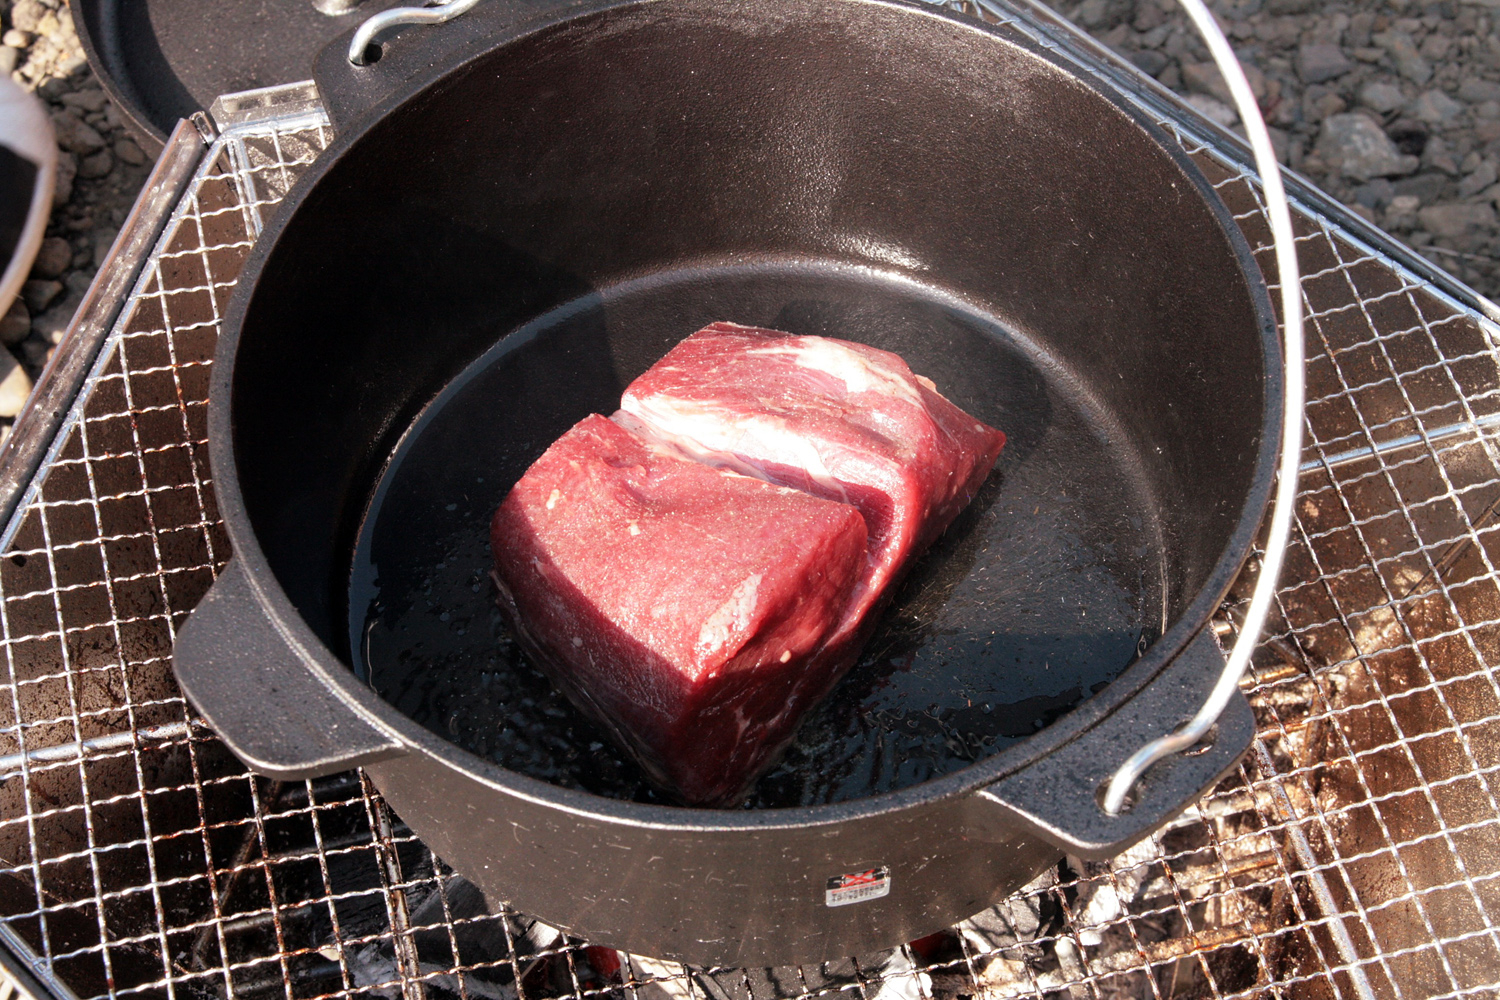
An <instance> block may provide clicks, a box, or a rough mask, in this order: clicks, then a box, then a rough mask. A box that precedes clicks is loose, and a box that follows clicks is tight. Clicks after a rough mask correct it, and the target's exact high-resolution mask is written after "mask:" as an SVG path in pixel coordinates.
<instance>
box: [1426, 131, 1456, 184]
mask: <svg viewBox="0 0 1500 1000" xmlns="http://www.w3.org/2000/svg"><path fill="white" fill-rule="evenodd" d="M1422 166H1424V167H1428V168H1431V169H1433V170H1441V171H1442V172H1443V173H1445V174H1447V175H1448V176H1450V177H1456V176H1458V160H1457V159H1455V158H1454V156H1453V151H1452V150H1451V149H1449V147H1448V144H1447V143H1446V142H1444V141H1443V138H1442V136H1437V135H1435V136H1433V137H1432V138H1430V139H1428V140H1427V146H1426V148H1424V149H1423V150H1422Z"/></svg>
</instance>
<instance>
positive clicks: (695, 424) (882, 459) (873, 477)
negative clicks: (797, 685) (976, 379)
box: [617, 323, 1005, 659]
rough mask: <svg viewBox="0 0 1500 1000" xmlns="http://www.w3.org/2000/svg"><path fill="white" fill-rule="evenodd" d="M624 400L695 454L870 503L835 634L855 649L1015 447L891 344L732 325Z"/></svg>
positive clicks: (694, 340) (681, 351)
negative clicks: (855, 577)
mask: <svg viewBox="0 0 1500 1000" xmlns="http://www.w3.org/2000/svg"><path fill="white" fill-rule="evenodd" d="M620 407H621V409H622V410H623V411H624V413H625V414H627V415H628V418H627V419H625V420H623V421H622V422H624V423H626V424H627V426H631V427H633V428H635V429H636V430H638V431H640V432H642V433H645V434H647V435H648V436H650V437H652V438H654V439H656V440H658V441H660V442H663V443H667V444H670V445H672V446H674V447H676V448H677V449H678V450H679V451H680V452H681V453H682V454H683V455H684V456H690V457H692V458H695V459H696V460H698V461H700V462H704V463H707V464H712V465H718V466H721V467H724V468H729V469H734V470H736V471H738V472H742V473H744V474H745V475H749V476H756V477H758V478H761V479H765V480H767V481H769V482H772V483H778V484H780V485H783V486H791V487H793V488H795V489H799V490H805V491H806V492H808V493H811V494H813V495H815V496H821V497H826V498H828V499H831V500H839V501H842V502H845V503H850V504H853V505H854V506H855V507H857V508H859V511H860V513H862V514H863V515H864V517H865V524H866V526H867V527H868V528H869V532H870V545H869V551H868V559H867V565H866V567H865V570H864V572H863V574H862V575H861V577H860V581H859V583H858V585H857V586H856V589H855V594H854V596H853V599H852V600H851V601H850V602H849V604H848V606H847V607H846V608H845V609H844V613H843V619H842V621H841V622H840V623H839V627H838V628H837V629H836V630H835V631H834V632H833V633H832V634H831V635H830V637H829V643H830V644H831V645H838V644H845V645H847V644H853V646H854V647H855V648H854V649H853V650H852V651H851V650H845V651H844V652H845V653H846V655H847V656H848V657H849V658H851V659H852V656H853V655H856V654H857V653H858V648H857V647H858V646H859V645H861V644H862V643H863V639H864V637H866V636H867V634H868V630H869V626H870V625H871V624H872V619H873V617H874V616H873V614H872V612H873V611H874V610H876V609H877V608H878V606H879V605H880V603H881V601H882V599H883V598H885V597H887V596H889V594H890V590H891V586H892V584H893V583H895V582H896V581H897V580H898V579H899V578H900V574H901V572H902V570H903V569H904V568H905V567H906V565H907V564H908V562H909V561H910V560H911V559H912V558H913V557H915V556H917V555H920V554H921V553H922V552H923V551H924V550H925V549H926V548H927V546H929V545H931V544H932V542H933V541H934V540H935V539H936V538H937V537H938V535H940V534H942V533H943V529H945V528H946V527H948V525H949V524H950V523H952V521H953V519H954V518H955V517H957V516H958V513H959V511H961V510H963V508H964V507H965V506H966V505H967V504H968V502H969V500H970V499H971V498H972V497H973V496H974V493H975V491H976V490H978V489H979V486H980V484H981V483H983V482H984V479H985V477H986V476H988V475H989V473H990V469H991V468H992V467H993V466H994V464H995V459H996V458H997V457H999V455H1000V449H1001V448H1002V447H1003V446H1004V445H1005V435H1004V434H1002V433H1001V432H1000V431H998V430H996V429H995V428H993V427H990V426H988V425H986V424H984V423H981V422H980V421H978V420H975V419H974V418H973V417H971V416H969V415H968V414H967V413H965V412H964V411H963V410H960V409H959V408H958V407H957V406H954V405H953V404H952V403H950V402H949V401H948V400H947V399H946V398H944V397H943V396H942V395H941V394H940V393H939V392H938V391H937V389H936V387H935V386H934V385H933V384H932V382H931V381H930V380H929V379H926V378H923V377H922V376H920V375H914V374H913V373H912V370H911V369H910V368H909V367H907V364H906V362H905V361H903V360H902V359H901V358H900V357H898V356H897V355H895V354H892V353H890V352H889V351H882V350H878V349H876V348H873V347H867V346H865V345H864V344H855V343H850V342H849V341H844V340H833V339H830V338H827V337H794V336H790V335H788V334H785V333H781V332H780V331H777V330H765V329H760V328H757V327H748V326H738V325H736V324H734V323H714V324H712V325H710V326H707V327H704V328H703V329H702V330H699V331H698V332H697V333H695V334H693V335H692V336H691V337H688V338H687V339H686V340H684V341H682V342H681V343H680V344H678V345H677V346H676V347H674V348H672V350H671V351H669V352H668V353H667V355H666V357H664V358H662V359H661V360H660V361H659V362H657V363H656V364H655V365H653V366H652V367H651V368H650V370H648V371H647V372H646V373H645V374H644V375H642V376H641V377H640V378H638V379H636V380H635V381H634V382H632V383H631V384H630V386H629V388H627V389H626V390H625V395H624V397H623V398H622V399H621V401H620ZM617 419H620V418H617Z"/></svg>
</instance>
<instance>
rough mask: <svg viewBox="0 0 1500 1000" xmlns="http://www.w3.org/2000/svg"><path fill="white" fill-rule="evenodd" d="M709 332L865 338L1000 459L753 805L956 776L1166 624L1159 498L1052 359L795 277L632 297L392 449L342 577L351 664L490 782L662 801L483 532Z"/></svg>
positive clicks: (713, 272)
mask: <svg viewBox="0 0 1500 1000" xmlns="http://www.w3.org/2000/svg"><path fill="white" fill-rule="evenodd" d="M714 320H730V321H733V322H739V323H746V324H755V325H762V326H768V327H772V328H775V329H783V330H788V331H790V332H794V333H802V334H819V335H822V336H830V337H838V338H842V339H848V340H859V341H864V342H867V343H871V344H873V345H875V346H877V347H881V348H884V349H886V350H891V351H895V352H896V353H898V354H901V355H902V357H903V358H905V359H906V361H907V362H908V364H910V365H911V367H912V370H913V371H915V372H917V373H919V374H921V375H925V376H927V377H929V378H931V379H933V381H934V382H935V383H936V384H937V387H938V390H939V391H941V392H942V393H943V394H944V395H946V396H948V397H949V398H950V399H952V400H953V401H954V402H955V403H956V404H957V405H959V406H960V407H962V408H963V409H964V410H966V411H968V412H969V413H972V414H973V415H975V416H976V417H978V418H979V419H981V420H984V421H985V422H987V423H989V424H991V425H993V426H996V427H999V428H1000V429H1001V430H1003V431H1005V433H1006V435H1007V437H1008V443H1007V445H1006V448H1005V450H1004V451H1003V452H1002V453H1001V457H1000V461H999V463H998V464H997V466H996V468H995V471H994V472H992V473H991V475H990V477H989V479H988V480H987V481H986V482H985V484H984V486H983V487H982V489H981V490H980V492H979V495H978V496H976V497H975V499H974V501H973V502H972V503H971V504H970V505H969V507H968V508H967V509H966V510H965V511H964V513H962V514H961V515H960V516H959V518H958V519H957V520H956V521H955V522H954V523H953V525H952V526H950V527H949V529H948V531H947V532H946V533H945V534H944V535H943V536H942V537H941V538H940V539H939V540H938V542H937V543H936V544H935V545H934V546H933V547H932V548H931V549H929V550H928V551H927V552H926V553H925V554H924V555H922V556H921V557H920V558H919V559H918V560H916V561H915V563H914V564H913V566H912V568H911V571H910V572H909V574H908V576H907V578H906V580H905V581H904V583H903V584H902V585H901V586H900V588H899V589H898V591H897V593H896V596H895V598H894V600H893V601H892V603H891V605H890V606H889V607H888V608H887V609H886V611H885V612H884V613H883V615H882V616H881V619H880V624H879V626H878V628H877V631H876V633H875V635H874V637H873V638H872V639H871V641H870V642H869V644H868V645H867V646H866V648H865V651H864V653H863V655H862V657H861V659H860V661H859V662H858V664H857V665H856V666H855V667H854V669H853V670H852V671H851V672H850V673H849V674H848V675H847V676H846V677H845V678H844V680H843V681H842V682H841V683H840V685H839V686H838V688H837V689H836V690H835V691H834V693H833V694H832V695H831V696H830V697H829V698H828V699H827V700H826V701H825V702H824V703H823V704H822V705H821V706H819V707H818V708H816V709H814V710H813V711H812V712H811V713H810V714H809V715H808V717H807V718H806V720H805V721H804V723H803V725H802V727H801V729H800V730H799V732H798V735H797V737H796V739H795V740H794V742H793V743H792V745H791V746H790V747H789V748H788V750H787V752H786V753H785V754H784V755H783V756H782V758H781V760H780V762H779V763H778V764H777V765H775V766H774V767H773V768H772V769H771V770H770V771H769V772H768V773H767V774H766V775H765V776H764V777H762V778H761V780H760V782H759V783H758V784H757V786H756V788H755V790H754V792H753V794H752V796H751V798H750V800H749V801H748V802H747V803H746V807H747V808H773V807H785V806H796V805H812V804H819V803H827V802H837V801H843V800H848V799H855V798H861V797H865V796H868V795H871V794H876V793H879V792H886V791H892V790H896V789H900V788H905V787H908V786H910V785H914V784H918V783H920V782H922V781H925V780H927V779H929V778H932V777H936V776H938V775H943V774H947V773H951V772H953V771H956V770H959V769H961V768H964V767H966V766H968V765H970V764H972V763H974V762H975V761H977V760H980V759H982V758H984V757H986V756H989V755H990V754H993V753H995V752H996V751H997V750H999V749H1002V748H1004V747H1006V746H1008V745H1011V744H1013V743H1015V742H1016V741H1018V740H1023V739H1025V738H1027V737H1028V736H1030V735H1031V734H1033V733H1035V732H1037V731H1038V730H1040V729H1041V728H1043V727H1045V726H1046V725H1048V724H1049V723H1051V722H1052V721H1054V720H1055V719H1057V718H1058V717H1060V716H1061V715H1063V714H1065V713H1066V712H1068V711H1069V710H1070V709H1072V708H1073V707H1075V706H1076V705H1078V704H1079V703H1080V702H1082V701H1083V700H1085V699H1087V698H1088V697H1089V696H1090V695H1091V694H1093V693H1096V692H1097V691H1099V690H1101V689H1102V688H1103V687H1104V686H1105V685H1107V684H1108V683H1109V681H1110V680H1112V679H1113V678H1114V677H1115V676H1117V675H1118V674H1119V673H1120V671H1121V670H1123V669H1124V668H1125V667H1126V666H1127V665H1128V664H1129V663H1130V662H1131V661H1132V660H1133V659H1134V658H1135V657H1136V656H1137V655H1138V652H1139V651H1140V650H1141V649H1143V648H1144V647H1145V645H1146V644H1148V643H1149V642H1150V641H1151V640H1152V639H1154V638H1155V637H1156V636H1157V635H1159V634H1160V631H1161V628H1162V626H1163V622H1164V617H1165V614H1166V606H1167V603H1168V601H1167V595H1165V594H1164V593H1163V571H1162V567H1161V555H1160V553H1161V551H1162V548H1161V539H1160V536H1159V530H1158V526H1157V524H1156V522H1155V520H1154V518H1153V517H1152V514H1151V512H1152V511H1153V510H1154V509H1155V506H1154V502H1153V499H1152V498H1151V497H1150V496H1149V493H1148V490H1147V488H1146V486H1145V477H1144V475H1142V474H1141V473H1140V465H1139V462H1138V461H1136V460H1135V453H1134V451H1133V449H1132V447H1131V445H1130V443H1129V437H1128V435H1127V434H1126V433H1125V432H1124V431H1123V430H1122V424H1121V423H1120V422H1119V421H1118V420H1116V419H1114V417H1113V416H1112V415H1111V414H1108V413H1105V412H1103V411H1102V410H1101V409H1100V408H1098V407H1097V406H1094V405H1092V404H1091V402H1090V398H1091V397H1090V395H1089V393H1088V392H1087V391H1086V387H1084V386H1081V385H1079V384H1078V383H1076V382H1074V381H1073V380H1072V379H1071V377H1070V376H1069V374H1068V372H1067V371H1066V369H1065V368H1064V367H1063V366H1061V365H1058V364H1056V363H1054V362H1053V361H1052V360H1051V359H1049V358H1048V357H1047V355H1046V354H1045V352H1044V351H1042V350H1039V349H1038V348H1037V347H1036V345H1035V344H1033V343H1031V342H1030V341H1028V340H1027V339H1026V338H1025V337H1023V336H1020V335H1018V334H1017V333H1015V332H1014V331H1011V330H1009V329H1007V327H1006V326H1005V324H1003V323H1002V322H1001V321H999V320H997V319H996V318H994V317H993V316H990V315H987V314H986V313H985V312H983V311H982V310H979V309H976V308H973V307H972V306H970V305H968V304H965V303H962V302H958V301H956V300H953V299H951V298H948V297H945V296H943V295H941V294H939V293H936V292H934V291H931V290H929V289H927V288H924V287H922V286H919V285H915V284H913V283H911V282H909V281H906V280H903V279H899V278H895V277H891V276H885V275H878V274H872V273H870V272H868V271H863V270H859V269H854V268H845V267H839V266H835V265H819V264H807V263H800V262H789V263H785V264H772V265H766V264H761V265H759V266H756V267H733V266H731V267H723V268H708V267H706V268H699V269H693V270H684V271H680V272H673V273H671V274H669V275H665V276H656V277H653V278H652V279H650V280H649V281H641V282H627V283H623V284H621V285H618V286H615V287H613V288H611V289H608V290H606V291H603V292H599V293H596V294H592V295H590V296H587V297H586V298H584V299H581V300H578V301H576V302H573V303H570V304H569V305H567V306H565V307H563V308H561V309H558V310H554V311H553V312H552V313H549V314H547V315H546V316H543V317H541V318H540V319H538V320H537V321H536V322H534V323H532V324H530V325H529V326H527V327H525V328H523V329H521V330H518V331H516V332H514V333H512V334H510V335H509V336H507V337H506V338H505V339H504V340H502V341H501V342H500V343H499V344H498V345H496V347H495V348H493V349H492V350H491V351H490V352H488V353H487V354H485V355H484V356H482V357H480V358H479V359H477V360H476V361H475V362H474V363H473V364H472V365H470V366H469V368H468V369H467V370H466V371H465V372H464V374H463V375H462V376H460V377H459V378H458V379H456V380H455V381H454V382H453V383H452V384H451V385H449V386H448V387H446V388H445V389H444V390H443V391H442V392H441V393H440V394H439V395H438V396H437V397H436V399H434V401H433V402H432V403H431V404H430V405H429V406H428V407H426V409H425V410H424V411H423V413H422V414H421V416H420V417H419V418H418V419H417V421H416V422H415V423H414V424H413V426H412V427H411V428H409V429H408V430H407V431H406V433H405V434H404V436H403V437H402V438H401V441H400V443H399V444H398V445H397V446H396V448H395V449H394V453H393V455H392V458H391V460H390V461H389V463H388V464H387V465H386V467H385V470H384V472H383V473H382V475H381V476H380V479H379V481H378V483H377V484H376V486H375V489H374V491H373V499H372V501H371V503H370V507H369V510H368V513H367V515H366V517H365V520H364V523H363V525H362V528H361V531H360V534H359V539H358V545H357V548H356V551H355V553H354V558H353V565H352V571H351V575H350V594H349V612H350V614H349V619H350V633H349V638H350V647H351V649H350V655H351V661H352V665H353V667H354V669H355V670H356V672H357V673H359V674H360V675H361V676H362V677H364V678H365V679H366V680H367V681H368V683H370V684H371V686H372V687H373V688H374V689H375V690H376V691H378V692H379V693H380V695H381V696H382V697H383V698H385V699H386V700H387V701H389V702H390V703H391V704H392V705H394V706H395V707H397V708H398V709H399V710H401V711H402V712H404V713H405V714H406V715H408V716H409V717H410V718H412V719H413V720H415V721H416V722H419V723H420V724H422V725H424V726H426V727H427V728H428V729H430V730H432V731H433V732H435V733H437V734H439V735H441V736H443V737H445V738H447V739H449V740H451V741H453V742H454V743H456V744H458V745H459V746H462V747H464V748H465V749H467V750H469V751H471V752H473V753H475V754H477V755H479V756H480V757H483V758H486V759H488V760H490V761H492V762H494V763H495V764H498V765H500V766H502V767H504V768H507V769H510V770H513V771H517V772H520V773H522V774H526V775H529V776H531V777H534V778H538V779H541V780H544V781H549V782H552V783H555V784H558V785H563V786H567V787H571V788H578V789H583V790H587V791H590V792H594V793H597V794H600V795H606V796H611V797H616V798H623V799H631V800H635V801H640V802H665V801H669V800H668V799H666V798H665V797H664V796H662V795H661V793H659V792H657V791H656V790H654V789H652V788H651V787H650V786H649V785H648V784H647V783H646V782H645V780H644V779H643V777H642V776H641V774H640V773H639V771H638V770H637V769H636V767H635V766H634V764H632V763H631V762H630V761H629V759H628V758H627V757H626V756H625V755H624V754H623V753H621V752H620V751H619V750H618V749H616V748H615V747H614V745H613V744H612V743H610V742H609V740H608V739H607V738H606V737H605V736H604V735H603V734H602V733H600V732H599V731H598V729H597V728H596V727H595V726H594V725H593V724H592V723H590V722H589V721H588V720H587V719H586V718H584V717H583V716H582V715H581V714H580V713H578V712H577V711H576V710H574V708H573V707H572V706H571V705H570V704H569V703H568V702H567V700H566V699H564V698H563V697H562V696H561V695H560V694H558V693H557V692H556V691H554V690H553V688H552V686H551V685H550V683H549V682H548V681H547V680H546V679H545V678H544V677H542V676H541V675H540V674H539V673H537V672H536V671H535V670H534V669H533V668H532V667H531V665H530V664H529V663H527V661H526V658H525V656H524V655H523V654H522V653H521V652H520V650H519V649H518V647H517V645H516V643H515V642H514V641H513V639H512V637H511V636H510V634H509V632H508V630H507V628H506V626H505V623H504V621H503V619H502V618H501V616H500V614H499V612H498V610H497V608H496V605H495V600H494V592H493V589H492V588H493V584H491V582H490V580H489V569H490V564H491V558H490V552H489V543H488V527H489V519H490V516H491V514H492V513H493V512H494V509H495V508H496V507H497V506H498V505H499V503H500V500H501V499H502V498H503V497H504V496H505V493H506V492H507V491H508V490H509V488H510V486H511V485H512V484H513V483H514V482H515V481H516V480H517V479H518V478H520V476H521V474H522V473H523V472H524V471H525V469H526V468H527V467H528V466H529V465H530V463H531V462H532V461H534V460H535V458H536V457H537V456H538V455H540V454H541V452H542V451H543V450H545V449H546V448H547V446H548V445H549V444H550V443H551V442H552V441H553V440H554V439H556V437H558V436H559V435H561V434H562V432H563V431H565V430H566V429H567V428H568V427H569V426H571V425H572V424H573V423H574V422H576V421H577V420H579V419H581V418H582V417H583V416H585V415H586V414H588V413H590V412H600V413H606V414H607V413H610V412H613V410H614V409H615V407H616V405H617V404H618V400H619V395H620V392H621V391H622V390H623V388H624V386H625V385H627V384H628V383H629V382H630V381H631V380H632V379H633V378H634V377H635V376H636V375H638V374H639V373H640V372H641V371H643V370H644V369H645V368H646V367H648V366H649V365H650V364H652V363H653V362H654V361H655V360H656V359H657V358H659V357H660V356H661V355H662V354H664V353H665V352H666V350H667V349H668V348H669V347H670V346H671V345H672V344H673V343H674V342H675V341H676V340H678V339H681V338H682V337H684V336H687V335H688V334H689V333H691V332H693V331H694V330H696V329H698V328H699V327H701V326H703V325H706V324H707V323H709V322H712V321H714Z"/></svg>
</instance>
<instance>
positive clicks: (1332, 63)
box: [1297, 43, 1354, 83]
mask: <svg viewBox="0 0 1500 1000" xmlns="http://www.w3.org/2000/svg"><path fill="white" fill-rule="evenodd" d="M1353 68H1354V64H1353V63H1352V62H1350V61H1349V59H1348V57H1346V56H1345V55H1344V53H1343V50H1341V49H1340V48H1339V47H1338V46H1337V45H1328V44H1326V43H1315V44H1313V45H1304V46H1302V47H1301V48H1300V49H1298V50H1297V75H1298V76H1300V77H1301V78H1302V82H1303V83H1323V82H1325V81H1327V80H1333V79H1335V78H1337V77H1341V76H1343V75H1344V74H1345V73H1347V72H1349V71H1350V70H1351V69H1353Z"/></svg>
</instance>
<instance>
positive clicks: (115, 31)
mask: <svg viewBox="0 0 1500 1000" xmlns="http://www.w3.org/2000/svg"><path fill="white" fill-rule="evenodd" d="M398 2H400V0H218V2H215V3H204V2H203V0H73V16H74V21H75V23H76V25H77V28H78V34H79V36H80V38H81V39H82V41H83V46H84V50H85V51H86V52H87V53H88V58H89V64H90V65H91V66H92V67H93V68H94V72H95V73H96V74H97V75H98V76H99V80H100V82H101V83H102V84H103V86H104V88H105V90H107V91H108V92H109V96H110V98H111V99H113V101H114V102H115V106H116V107H117V108H118V109H119V110H120V112H121V113H122V114H123V115H124V116H125V117H126V119H127V120H128V121H129V123H130V125H131V127H132V129H133V130H134V131H135V132H136V133H137V134H138V135H139V136H140V137H141V138H142V139H143V140H146V141H147V142H148V143H149V144H150V145H151V147H152V148H153V149H160V148H161V145H162V143H163V142H164V141H165V140H166V137H167V135H168V134H169V133H170V132H171V131H172V128H173V127H174V126H175V125H176V124H177V121H178V120H179V119H181V118H186V117H188V116H189V115H191V114H192V113H193V112H195V111H203V110H206V109H207V108H208V107H209V105H211V104H212V103H213V102H214V98H216V97H218V96H219V95H220V94H228V93H235V92H238V91H242V90H255V89H258V88H261V87H271V86H276V85H278V84H285V83H294V82H296V81H298V80H306V79H308V78H310V77H311V76H312V65H313V58H314V57H315V56H316V55H317V53H318V50H319V49H321V48H322V47H323V46H324V45H326V44H328V43H329V42H330V41H332V40H333V39H334V38H335V37H337V36H338V35H339V34H341V33H343V32H345V31H348V30H349V29H351V28H353V27H355V26H357V25H358V24H359V23H360V22H361V21H362V20H364V19H365V18H367V17H369V16H370V15H371V14H375V13H377V12H379V11H381V10H384V9H386V8H387V7H393V6H396V5H397V3H398Z"/></svg>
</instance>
